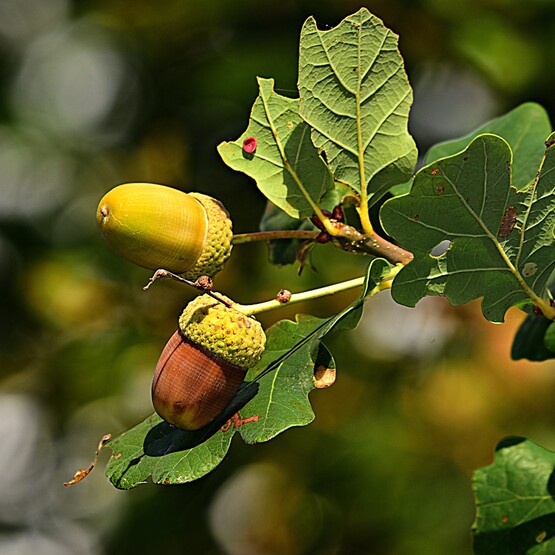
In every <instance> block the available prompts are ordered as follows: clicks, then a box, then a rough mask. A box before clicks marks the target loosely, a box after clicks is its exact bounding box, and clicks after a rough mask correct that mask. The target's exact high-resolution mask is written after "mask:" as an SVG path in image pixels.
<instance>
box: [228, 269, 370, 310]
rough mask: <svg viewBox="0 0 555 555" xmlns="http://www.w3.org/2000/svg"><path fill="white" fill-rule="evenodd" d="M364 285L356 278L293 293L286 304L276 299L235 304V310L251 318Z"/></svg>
mask: <svg viewBox="0 0 555 555" xmlns="http://www.w3.org/2000/svg"><path fill="white" fill-rule="evenodd" d="M362 285H364V277H358V278H354V279H350V280H348V281H342V282H340V283H334V284H333V285H327V286H325V287H320V288H318V289H312V290H310V291H303V292H302V293H293V294H292V295H291V298H290V299H289V301H287V302H286V303H283V302H281V301H278V300H277V299H272V300H270V301H265V302H262V303H257V304H248V305H240V304H235V305H234V306H235V308H237V310H240V311H241V312H243V313H244V314H247V315H248V316H251V315H253V314H258V313H260V312H266V311H268V310H274V309H275V308H281V307H282V306H286V305H290V304H294V303H300V302H302V301H308V300H311V299H318V298H320V297H325V296H327V295H334V294H335V293H340V292H341V291H348V290H349V289H354V288H355V287H361V286H362Z"/></svg>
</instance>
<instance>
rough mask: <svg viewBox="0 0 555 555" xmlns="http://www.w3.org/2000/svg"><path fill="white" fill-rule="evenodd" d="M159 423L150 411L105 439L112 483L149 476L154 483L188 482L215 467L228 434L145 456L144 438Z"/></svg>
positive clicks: (130, 483)
mask: <svg viewBox="0 0 555 555" xmlns="http://www.w3.org/2000/svg"><path fill="white" fill-rule="evenodd" d="M162 422H163V421H162V419H161V418H160V417H159V416H158V415H156V414H153V415H151V416H149V417H148V418H147V419H146V420H144V421H143V422H141V423H140V424H138V425H137V426H135V427H134V428H131V430H129V431H127V432H124V433H122V434H121V435H119V436H117V437H116V438H114V439H112V440H110V441H109V442H108V444H107V445H108V447H110V449H111V450H112V453H113V454H112V456H111V458H110V461H109V462H108V465H107V466H106V476H107V477H108V479H109V480H110V481H111V482H112V484H113V485H114V486H116V487H117V488H119V489H131V488H134V487H136V486H138V485H140V484H143V483H145V482H146V480H147V479H148V478H149V477H151V479H152V481H153V482H154V483H155V484H164V485H170V484H184V483H187V482H192V481H193V480H197V479H198V478H201V477H202V476H204V475H205V474H208V472H210V471H211V470H212V469H214V468H215V467H216V466H218V465H219V464H220V463H221V462H222V460H223V459H224V457H225V455H226V453H227V451H228V449H229V445H230V443H231V437H232V434H230V433H225V434H224V433H217V434H215V435H213V436H212V437H211V438H209V439H208V440H207V441H205V442H204V443H201V444H200V445H197V446H196V447H193V448H192V449H185V450H182V451H173V452H170V453H168V454H166V455H163V456H156V455H148V454H146V453H145V438H146V437H147V436H148V434H149V432H151V430H153V429H154V428H155V427H156V426H158V425H159V424H160V423H162ZM176 433H177V434H178V433H179V430H176Z"/></svg>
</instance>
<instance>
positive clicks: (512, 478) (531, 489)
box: [472, 438, 555, 555]
mask: <svg viewBox="0 0 555 555" xmlns="http://www.w3.org/2000/svg"><path fill="white" fill-rule="evenodd" d="M554 469H555V453H553V452H552V451H548V450H546V449H544V448H543V447H540V446H539V445H536V444H535V443H532V442H531V441H529V440H525V439H524V438H510V439H506V440H504V441H502V442H501V443H500V444H499V445H498V446H497V449H496V455H495V461H494V463H493V464H492V465H490V466H487V467H485V468H481V469H479V470H477V471H476V472H475V473H474V477H473V489H474V495H475V498H476V518H475V521H474V524H473V530H472V531H473V536H474V552H475V553H476V555H548V554H553V553H555V538H554V536H555V479H554V476H555V472H554Z"/></svg>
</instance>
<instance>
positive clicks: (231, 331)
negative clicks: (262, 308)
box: [152, 295, 266, 430]
mask: <svg viewBox="0 0 555 555" xmlns="http://www.w3.org/2000/svg"><path fill="white" fill-rule="evenodd" d="M265 343H266V335H265V334H264V330H263V329H262V326H261V325H260V323H259V322H258V321H257V320H254V319H253V318H252V317H249V316H247V315H245V314H243V313H242V312H240V311H239V310H237V309H236V308H234V307H233V306H231V307H230V306H226V305H225V304H223V303H221V302H219V301H217V300H215V299H214V298H212V297H211V296H209V295H202V296H200V297H197V298H196V299H194V300H193V301H191V302H190V303H189V304H188V305H187V307H186V308H185V310H184V311H183V314H182V315H181V317H180V319H179V329H178V330H177V331H176V332H175V333H174V334H173V335H172V337H171V338H170V340H169V341H168V343H167V344H166V346H165V347H164V350H163V351H162V354H161V356H160V359H159V360H158V364H157V365H156V371H155V373H154V379H153V381H152V403H153V405H154V409H155V410H156V412H157V413H158V414H159V415H160V416H161V417H162V418H163V419H164V420H166V421H167V422H169V423H170V424H174V425H175V426H177V427H179V428H182V429H184V430H197V429H199V428H202V427H203V426H206V425H207V424H208V423H209V422H211V421H212V420H214V418H216V417H217V416H218V415H219V414H220V413H221V412H222V411H223V410H224V409H225V408H226V407H227V405H228V404H229V403H230V401H231V400H232V399H233V397H234V396H235V394H236V393H237V391H238V389H239V387H240V385H241V383H242V382H243V380H244V379H245V375H246V373H247V370H248V369H249V368H251V367H252V366H254V365H255V364H256V363H257V362H258V361H259V360H260V357H261V356H262V353H263V352H264V346H265Z"/></svg>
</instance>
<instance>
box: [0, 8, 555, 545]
mask: <svg viewBox="0 0 555 555" xmlns="http://www.w3.org/2000/svg"><path fill="white" fill-rule="evenodd" d="M364 5H365V6H366V7H368V8H369V9H370V10H371V11H372V12H373V13H375V14H376V15H378V16H379V17H381V18H382V19H383V20H384V21H385V23H386V25H388V26H389V27H391V28H392V29H393V30H394V31H395V32H397V33H398V34H400V36H401V39H400V49H401V52H402V54H403V56H404V58H405V60H406V65H407V71H408V74H409V78H410V80H411V82H412V84H413V86H414V88H415V105H414V107H413V111H412V116H413V118H412V120H411V121H412V123H411V126H412V127H411V131H412V133H413V135H414V136H415V139H416V141H417V143H418V145H419V148H420V152H421V153H423V152H425V150H426V149H427V148H428V147H429V146H430V144H432V143H434V142H436V141H438V140H442V139H447V138H451V137H453V136H456V135H458V134H461V133H465V132H468V131H470V129H471V128H473V127H475V126H477V125H478V124H481V123H482V122H483V120H485V119H487V118H489V117H491V116H494V115H498V114H500V113H503V112H504V111H506V110H508V109H510V108H512V107H514V106H516V105H518V104H519V103H521V102H523V101H525V100H534V101H538V102H540V103H542V104H543V105H544V106H545V107H546V108H547V110H548V112H549V113H550V114H551V119H552V120H553V115H554V114H555V104H554V103H555V100H554V98H553V95H552V94H551V91H552V90H553V87H554V85H555V83H554V82H553V81H554V80H555V74H554V73H553V72H552V71H551V68H552V67H553V66H554V65H555V60H554V56H555V53H554V51H553V49H552V48H550V47H549V46H550V44H551V37H552V36H553V31H554V30H555V6H554V5H553V3H552V2H548V1H547V0H533V1H530V2H527V3H522V2H517V1H516V0H487V1H478V0H464V1H460V2H457V3H453V2H448V1H446V0H420V1H409V0H388V1H385V0H381V1H368V2H365V3H364ZM359 7H360V3H356V2H352V1H339V0H324V1H320V2H316V1H308V0H307V1H301V0H282V1H280V2H254V1H252V0H246V1H244V2H229V1H224V0H213V1H212V2H209V3H199V2H192V1H188V0H167V1H166V2H163V3H153V2H149V1H147V0H134V1H131V0H109V1H108V0H82V1H77V0H74V1H73V2H72V1H70V0H47V1H44V0H4V1H3V2H2V3H1V4H0V67H1V71H0V285H1V288H2V298H3V301H2V303H1V304H0V314H1V317H0V357H1V360H2V367H1V371H0V388H1V393H0V432H1V433H2V437H3V449H2V455H0V471H1V472H0V551H2V553H4V551H5V552H6V553H24V552H29V551H31V550H33V551H35V552H40V553H51V552H52V553H57V554H59V553H84V554H88V553H94V554H97V553H98V554H100V553H105V554H112V553H114V554H115V553H117V554H118V555H123V554H126V553H137V552H142V553H144V552H172V553H176V554H177V553H199V554H207V555H208V554H216V553H218V554H219V553H226V554H227V553H229V554H236V553H237V554H249V553H255V554H257V555H264V554H285V553H286V554H292V555H295V554H305V553H306V554H322V555H328V554H341V553H360V554H368V555H373V554H378V555H389V554H391V555H393V554H395V555H409V554H410V555H419V554H422V555H434V554H436V553H437V554H438V555H439V554H444V553H451V554H457V555H459V554H460V555H468V554H469V553H470V550H471V547H470V532H469V529H470V524H471V522H472V518H473V507H472V498H471V491H470V480H469V477H470V473H471V471H472V470H473V469H474V468H476V467H477V466H479V465H483V464H487V463H488V462H490V461H491V458H492V453H493V448H494V445H495V444H496V442H497V440H498V439H500V438H501V437H502V436H503V435H506V434H509V433H511V434H522V435H526V436H527V437H530V438H531V439H533V440H535V441H538V442H540V443H542V444H543V445H545V446H546V447H548V448H553V447H555V435H554V433H553V426H554V424H555V422H554V420H555V417H554V416H553V411H552V410H551V409H552V406H553V402H554V397H555V383H554V381H553V376H554V375H555V374H554V372H553V370H554V367H553V363H552V362H546V363H543V364H541V365H538V364H532V363H529V362H525V361H519V362H511V361H510V359H509V351H510V343H511V339H512V335H513V334H514V331H515V329H516V327H517V326H518V323H519V322H520V320H521V319H522V317H521V315H520V314H518V313H516V312H514V313H510V318H509V322H508V323H507V324H505V325H504V326H502V327H496V326H492V325H491V324H487V323H485V322H483V321H482V319H481V317H480V315H479V309H478V308H477V306H475V305H474V304H472V305H469V306H466V307H462V308H459V309H456V310H455V309H452V308H451V307H449V306H448V305H446V304H445V303H443V302H442V301H441V300H439V299H432V300H431V302H424V301H422V303H421V304H419V306H418V307H417V308H416V309H414V310H413V311H411V310H409V309H401V308H399V307H396V306H395V305H394V304H392V303H391V302H390V300H389V297H388V296H387V294H383V295H380V296H378V297H376V299H373V300H372V302H371V303H368V307H367V310H366V313H365V317H364V319H363V321H362V323H361V326H360V327H359V329H358V330H356V331H355V332H352V333H349V334H343V335H338V336H336V337H335V338H334V339H333V340H332V341H331V342H330V345H329V346H330V348H331V350H332V352H333V353H334V355H335V357H336V360H337V363H338V379H337V382H336V383H335V384H334V386H333V387H332V388H331V389H329V390H326V391H318V392H315V393H314V394H313V395H312V399H313V402H314V406H315V412H316V415H317V417H316V421H315V422H314V423H313V424H312V425H311V426H309V427H308V428H302V429H295V430H291V431H288V432H286V433H285V434H283V435H282V436H280V437H278V438H276V439H275V440H273V441H271V442H269V443H268V444H265V445H261V446H257V447H249V446H245V445H243V444H242V443H240V442H234V444H233V446H232V449H231V452H230V455H229V457H228V458H227V459H226V461H224V463H223V465H221V466H220V467H219V468H218V470H217V471H216V472H214V473H212V474H210V475H209V476H207V477H206V478H204V479H202V480H200V481H199V482H198V483H194V484H192V485H188V486H184V487H174V488H163V487H153V486H143V487H141V488H138V489H137V490H135V491H132V492H128V493H125V494H124V493H122V492H118V491H116V490H114V489H113V488H111V486H110V485H109V484H108V483H107V480H106V479H105V478H104V477H103V475H102V470H101V468H102V466H103V465H104V463H105V461H106V456H107V455H106V453H103V454H102V455H101V461H100V463H99V466H100V468H97V469H96V470H95V471H94V472H93V473H92V474H91V476H89V477H88V478H87V480H85V481H84V482H83V483H82V484H79V485H77V486H75V487H73V488H71V489H69V490H67V489H64V488H63V487H62V485H61V484H62V483H63V481H65V480H67V479H69V478H70V477H71V476H72V474H73V472H74V470H75V469H76V468H80V467H86V466H87V465H88V464H89V461H90V459H91V458H92V456H93V454H94V448H95V446H96V444H97V442H98V440H99V439H100V437H101V436H102V435H103V434H104V433H106V432H118V431H120V430H123V429H126V428H128V427H130V426H132V425H133V424H135V423H136V422H138V421H140V420H141V419H142V418H144V416H145V415H147V414H148V413H149V412H150V411H151V406H150V399H149V388H150V379H151V375H152V372H153V369H154V366H155V363H156V360H157V357H158V353H159V352H160V350H161V348H162V347H163V345H164V343H165V341H166V340H167V338H168V337H169V336H170V335H171V333H172V332H173V330H174V328H175V325H176V318H177V316H178V314H179V312H180V310H181V308H182V306H183V305H184V304H185V303H186V302H187V300H188V299H189V298H191V295H192V293H191V292H190V291H188V290H184V289H183V288H182V287H180V286H178V285H176V284H171V283H162V284H157V285H156V286H155V287H153V288H152V289H151V290H150V291H149V292H147V293H145V292H143V291H142V286H143V285H144V284H145V283H146V281H147V280H148V277H149V273H148V272H147V271H145V270H142V269H139V268H134V267H132V266H131V265H129V264H127V263H126V262H124V261H123V260H120V259H118V258H117V257H116V255H114V254H113V253H111V252H110V251H109V250H108V249H107V247H106V246H105V245H104V244H103V242H102V240H101V238H100V235H99V234H98V232H97V230H96V228H95V220H94V213H95V209H96V204H97V202H98V200H99V199H100V198H101V196H102V195H103V194H104V192H106V191H107V190H108V189H109V188H111V187H113V186H114V185H116V184H118V183H121V182H127V181H153V182H160V183H166V184H170V185H173V186H177V187H181V188H183V189H185V190H198V191H200V192H203V193H208V194H213V195H214V196H217V197H218V198H220V200H222V202H223V203H224V204H225V205H226V206H227V208H228V209H229V211H230V213H231V214H232V217H233V220H234V225H235V231H236V232H246V231H251V230H253V229H256V228H257V226H258V223H259V220H260V218H261V216H262V213H263V211H264V204H265V203H264V199H263V197H262V195H261V194H260V193H258V191H257V190H256V188H255V186H254V184H253V182H251V181H250V180H249V179H248V178H247V177H246V176H244V175H242V174H238V173H234V172H232V171H231V170H229V168H226V167H225V165H224V164H223V163H222V162H221V160H220V159H219V157H218V155H217V152H216V145H217V144H219V143H220V142H221V141H222V140H230V139H231V138H233V137H236V136H238V135H239V134H240V133H242V131H243V130H244V129H245V127H246V124H247V118H248V113H249V110H250V106H251V104H252V101H253V99H254V98H255V96H256V92H257V91H256V80H255V76H257V75H259V76H262V77H273V78H275V80H276V88H277V90H278V91H281V92H284V91H285V92H291V93H292V94H293V91H294V90H295V88H296V85H295V83H296V75H297V68H296V63H297V46H298V33H299V30H300V27H301V25H302V22H303V21H304V19H305V18H306V17H307V16H309V15H314V16H315V17H316V19H317V21H318V22H319V24H320V26H321V27H322V28H325V27H326V26H333V25H336V24H337V23H338V22H339V21H340V20H341V19H342V18H343V17H345V16H346V15H348V14H350V13H353V12H354V11H356V10H357V9H358V8H359ZM313 262H314V264H315V265H316V267H317V268H318V270H319V271H318V273H311V272H310V271H309V270H308V269H306V270H305V272H304V273H303V275H302V277H301V278H298V277H297V275H296V269H295V268H294V267H286V268H281V269H276V268H275V267H272V266H270V265H269V264H268V262H267V253H266V250H265V247H264V246H263V245H244V246H237V247H236V248H235V252H234V254H233V256H232V259H231V262H230V264H229V266H228V267H227V268H226V270H225V272H224V273H223V274H222V275H221V276H219V277H218V278H217V280H216V287H217V288H218V289H219V290H221V291H223V292H225V293H226V294H229V295H231V296H233V297H234V298H236V300H237V301H239V302H244V303H251V302H256V301H261V300H265V299H267V298H271V297H273V296H274V295H275V292H276V291H277V290H279V289H280V288H282V287H285V288H288V289H291V290H295V291H299V290H302V289H306V288H309V287H313V286H317V285H321V284H327V283H330V282H332V281H335V280H340V279H347V278H351V277H354V276H357V275H360V274H361V272H362V271H363V267H364V260H362V259H361V258H358V257H353V256H351V255H348V254H346V253H341V252H336V251H335V250H333V248H332V247H331V246H328V245H326V246H323V247H322V248H321V249H320V250H319V252H317V253H316V254H315V256H314V260H313ZM355 296H356V293H353V294H349V293H345V294H341V295H338V296H336V297H334V298H332V299H328V300H325V301H322V302H320V303H312V304H307V305H305V306H300V307H291V308H286V309H283V311H282V312H281V313H280V314H267V315H264V316H263V317H261V320H262V322H263V324H264V325H266V326H267V325H270V324H272V323H273V322H274V321H276V319H278V318H283V317H292V316H293V314H294V310H297V309H298V310H299V311H303V312H309V313H311V314H314V315H316V316H329V315H331V314H334V313H337V312H339V311H340V310H341V309H342V308H343V307H345V306H347V305H348V304H349V302H351V301H352V300H353V299H354V298H355ZM41 542H42V543H41Z"/></svg>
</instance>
